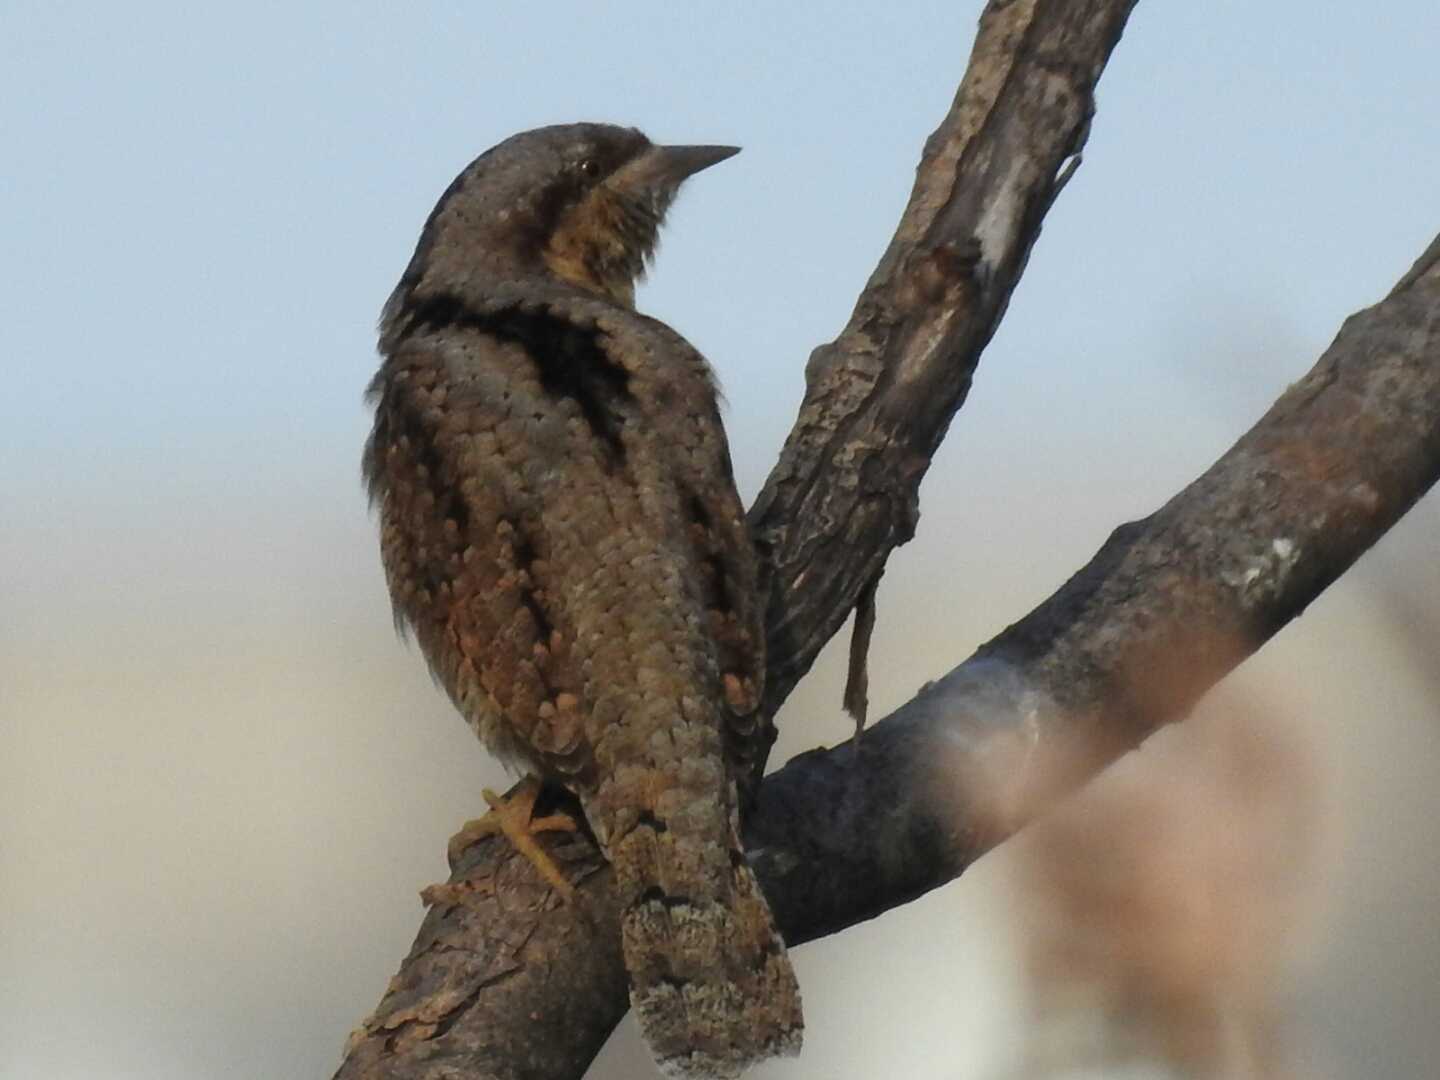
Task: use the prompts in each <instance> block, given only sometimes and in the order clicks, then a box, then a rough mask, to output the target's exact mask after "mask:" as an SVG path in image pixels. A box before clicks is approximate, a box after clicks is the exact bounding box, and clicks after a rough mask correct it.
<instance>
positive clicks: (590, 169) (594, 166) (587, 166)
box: [580, 158, 600, 180]
mask: <svg viewBox="0 0 1440 1080" xmlns="http://www.w3.org/2000/svg"><path fill="white" fill-rule="evenodd" d="M580 171H581V172H582V173H584V174H585V175H586V176H588V177H590V179H592V180H593V179H595V177H597V176H599V175H600V163H599V162H598V161H596V160H595V159H594V158H586V159H585V160H584V161H582V162H580Z"/></svg>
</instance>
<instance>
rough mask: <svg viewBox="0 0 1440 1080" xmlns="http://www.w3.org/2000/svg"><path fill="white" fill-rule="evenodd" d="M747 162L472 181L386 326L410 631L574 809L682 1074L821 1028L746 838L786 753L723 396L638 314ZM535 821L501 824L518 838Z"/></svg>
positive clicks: (372, 484) (472, 715)
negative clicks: (654, 280) (679, 204)
mask: <svg viewBox="0 0 1440 1080" xmlns="http://www.w3.org/2000/svg"><path fill="white" fill-rule="evenodd" d="M737 152H738V148H736V147H730V146H709V145H662V144H656V143H653V142H651V140H650V139H649V138H647V137H646V136H645V135H644V134H642V133H641V132H640V131H638V130H636V129H633V128H626V127H621V126H616V125H612V124H596V123H581V124H564V125H556V126H550V127H543V128H537V129H535V130H532V131H526V132H522V133H520V134H518V135H514V136H512V137H510V138H508V139H506V140H505V141H503V142H501V143H499V144H497V145H496V146H494V147H492V148H491V149H490V150H488V151H487V152H485V153H484V154H482V155H481V156H480V157H478V158H476V159H475V160H474V161H473V162H471V164H470V165H469V166H467V167H466V168H465V169H464V170H463V171H462V172H461V173H460V174H459V175H458V176H457V177H456V179H455V180H454V182H453V183H451V185H450V187H449V188H448V189H447V190H446V191H445V193H444V194H443V195H442V196H441V198H440V200H439V202H438V203H437V204H436V206H435V208H434V210H433V211H432V212H431V214H430V216H429V218H428V220H427V221H426V222H425V225H424V228H423V230H422V232H421V235H420V239H419V242H418V244H417V245H416V248H415V253H414V255H413V257H412V258H411V260H410V262H409V265H408V266H407V267H406V269H405V271H404V273H403V275H402V276H401V278H400V281H399V284H398V285H397V286H396V288H395V290H394V292H393V293H392V294H391V296H390V298H389V300H388V301H387V302H386V304H385V307H384V310H383V312H382V314H381V319H380V331H379V351H380V354H381V364H380V369H379V371H378V373H377V374H376V376H375V378H374V381H373V382H372V384H371V386H370V390H369V400H370V401H372V402H373V404H374V406H375V421H374V427H373V429H372V431H371V434H370V438H369V440H368V442H367V444H366V448H365V453H364V462H363V471H364V475H365V478H366V481H367V483H368V486H369V491H370V496H371V500H372V504H373V505H375V506H376V507H377V508H378V517H379V522H380V547H381V555H382V562H383V564H384V568H385V573H386V580H387V583H388V586H389V591H390V594H391V599H392V601H393V607H394V612H395V616H396V621H397V625H399V626H400V627H401V629H402V631H403V630H408V631H409V632H411V633H413V635H414V638H415V639H416V641H417V642H418V644H419V646H420V649H421V651H422V652H423V653H424V656H425V658H426V659H427V661H428V662H429V665H430V667H431V670H432V672H433V673H434V674H435V676H436V678H437V681H438V682H439V683H440V684H441V685H442V686H443V687H444V689H445V690H446V691H447V692H448V694H449V696H450V698H451V699H452V701H453V702H454V703H455V705H456V706H457V708H458V710H459V711H460V713H461V714H462V715H463V717H464V718H465V720H466V721H467V722H468V723H469V724H470V726H471V727H472V728H473V729H474V730H475V731H476V733H477V734H478V735H479V736H480V738H481V740H482V741H483V742H484V743H485V744H486V746H487V747H488V748H489V749H490V750H491V751H492V752H493V753H495V754H496V755H497V756H499V757H500V758H501V759H502V760H505V761H507V762H508V763H511V764H513V765H516V766H518V767H519V768H521V769H523V770H526V771H528V772H529V773H530V774H532V776H534V777H536V778H538V779H539V781H541V782H543V783H545V784H550V785H559V786H561V787H563V788H564V789H565V790H567V791H569V792H570V793H572V794H573V795H574V796H575V797H576V799H577V800H578V802H579V806H580V808H581V810H582V811H583V816H584V819H585V824H586V826H588V828H589V830H590V832H591V833H592V834H593V835H594V837H595V839H596V840H597V842H598V844H599V846H600V849H601V851H602V853H603V854H604V856H605V858H606V859H607V860H608V862H609V863H610V865H611V866H612V868H613V871H614V882H615V888H616V889H617V890H618V893H619V899H620V905H621V911H622V915H621V925H620V935H621V951H622V953H623V956H624V960H625V965H626V969H627V972H628V975H629V982H630V1001H631V1005H632V1008H633V1010H634V1012H635V1014H636V1016H637V1018H638V1020H639V1025H640V1029H641V1032H642V1034H643V1036H644V1037H645V1039H646V1041H647V1043H648V1045H649V1047H650V1050H651V1052H652V1054H653V1055H654V1057H655V1059H656V1062H657V1064H658V1065H659V1067H660V1069H661V1071H662V1072H663V1073H665V1074H666V1075H670V1076H680V1077H733V1076H738V1075H739V1074H740V1073H741V1072H742V1071H743V1070H744V1069H745V1068H747V1067H748V1066H750V1065H751V1064H753V1063H755V1062H757V1061H759V1060H763V1059H765V1058H769V1057H774V1056H779V1055H791V1054H795V1053H798V1052H799V1048H800V1043H801V1037H802V1030H803V1019H802V1014H801V1006H800V992H799V987H798V985H797V982H796V979H795V974H794V971H793V969H792V967H791V964H790V961H789V958H788V956H787V954H786V950H785V945H784V942H783V940H782V938H781V936H780V934H779V932H778V930H777V928H776V924H775V920H774V917H773V915H772V913H771V911H770V909H769V907H768V905H767V904H766V901H765V898H764V895H763V893H762V892H761V890H760V886H759V884H758V882H757V880H756V878H755V875H754V873H753V871H752V869H751V867H750V865H749V863H748V862H747V861H746V857H745V853H744V849H743V847H742V845H741V841H740V833H739V813H740V811H741V808H742V805H744V804H745V803H746V801H747V800H748V799H750V798H751V797H752V796H753V792H754V789H755V786H756V785H757V783H758V780H759V775H758V774H759V771H760V769H761V768H762V767H763V758H764V753H765V751H766V750H768V748H769V744H770V742H771V741H773V738H774V729H773V724H771V722H770V721H769V720H768V718H766V717H765V716H764V715H763V711H762V709H761V698H762V694H763V690H764V679H765V649H764V630H763V625H762V621H761V620H762V614H763V612H762V604H761V602H760V599H759V586H758V583H757V579H758V571H757V562H756V555H755V551H754V548H753V545H752V542H751V540H750V538H749V535H748V532H747V530H746V525H745V517H744V509H743V506H742V504H741V502H740V498H739V495H738V494H737V491H736V487H735V480H734V473H733V469H732V465H731V459H730V452H729V447H728V444H727V441H726V437H725V432H724V428H723V426H722V421H721V416H720V395H719V391H718V388H717V384H716V380H715V376H714V374H713V372H712V369H711V368H710V366H709V364H708V363H707V362H706V360H705V359H704V357H702V356H701V355H700V353H699V352H698V351H697V350H696V349H695V348H694V347H692V346H691V345H690V344H689V343H688V342H687V341H686V340H685V339H684V338H683V337H681V336H680V335H679V334H678V333H677V332H676V331H674V330H672V329H671V328H670V327H669V326H667V325H666V324H664V323H663V322H660V321H658V320H656V319H653V318H650V317H648V316H646V315H643V314H641V313H639V312H637V311H636V310H635V302H634V300H635V285H636V283H637V281H639V280H640V279H642V278H643V276H644V274H645V273H646V270H647V268H648V266H649V263H650V260H651V258H652V256H653V254H654V251H655V248H656V244H657V241H658V237H659V232H660V227H661V225H662V223H663V221H664V219H665V216H666V213H667V211H668V209H669V208H670V206H671V203H672V201H673V200H674V198H675V196H676V193H677V191H678V190H679V189H680V186H681V184H682V183H684V182H685V181H686V179H687V178H689V177H690V176H692V175H693V174H695V173H697V172H699V171H700V170H702V169H705V168H708V167H710V166H712V165H714V164H716V163H718V162H720V161H723V160H725V159H726V158H729V157H730V156H732V155H733V154H735V153H737ZM487 798H493V796H490V795H489V793H487ZM533 804H534V795H533V789H532V794H531V797H530V798H529V799H528V800H526V801H524V803H523V804H522V805H521V807H520V808H519V809H518V811H517V810H516V808H515V807H508V808H506V807H499V806H498V804H493V803H492V805H497V811H496V812H497V813H499V814H501V815H502V816H503V815H504V814H505V813H509V814H510V818H509V819H507V825H506V832H507V833H509V834H511V835H514V832H515V830H514V828H513V826H514V820H513V818H514V815H515V814H516V813H519V814H520V815H521V816H522V817H524V816H526V815H528V814H529V813H530V812H531V810H532V809H533ZM517 846H519V845H517ZM535 850H537V851H538V849H535ZM532 854H533V852H532ZM556 873H557V872H556V870H555V868H554V867H553V866H552V867H551V868H550V877H551V880H555V878H556ZM558 884H559V885H560V886H561V887H563V886H564V881H563V875H562V876H561V880H560V882H559V883H558Z"/></svg>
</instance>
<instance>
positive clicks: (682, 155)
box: [645, 146, 740, 184]
mask: <svg viewBox="0 0 1440 1080" xmlns="http://www.w3.org/2000/svg"><path fill="white" fill-rule="evenodd" d="M739 152H740V147H738V146H657V147H655V148H654V149H653V150H651V151H650V153H649V154H646V155H645V156H646V157H649V156H651V155H652V154H653V155H657V156H658V157H659V163H658V164H659V168H660V169H661V170H662V171H663V172H664V173H665V174H666V175H667V176H669V177H672V178H673V179H672V181H671V182H672V183H676V184H678V183H680V181H682V180H684V179H685V178H686V177H687V176H694V175H695V174H696V173H697V172H699V171H700V170H701V169H708V168H709V167H710V166H711V165H718V164H720V162H722V161H724V160H725V159H726V158H732V157H734V156H735V155H736V154H738V153H739Z"/></svg>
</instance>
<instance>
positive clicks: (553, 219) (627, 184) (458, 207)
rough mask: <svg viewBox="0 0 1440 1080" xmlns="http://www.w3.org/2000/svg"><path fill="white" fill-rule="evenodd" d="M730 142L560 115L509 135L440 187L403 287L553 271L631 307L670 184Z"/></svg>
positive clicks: (452, 287)
mask: <svg viewBox="0 0 1440 1080" xmlns="http://www.w3.org/2000/svg"><path fill="white" fill-rule="evenodd" d="M738 152H739V148H738V147H734V146H657V145H655V144H654V143H652V142H651V141H650V140H649V139H647V138H646V137H645V136H644V135H643V134H641V133H640V132H639V131H636V130H635V129H633V128H622V127H615V126H612V125H609V124H566V125H561V126H556V127H545V128H537V129H535V130H534V131H526V132H523V133H521V134H519V135H515V136H512V137H511V138H509V139H506V140H505V141H504V142H502V143H500V144H499V145H498V146H495V147H494V148H493V149H491V150H489V151H487V152H486V153H485V154H483V155H481V156H480V157H479V158H477V159H476V160H475V161H474V162H472V163H471V164H470V166H469V167H468V168H466V169H465V171H464V172H462V173H461V174H460V175H459V176H458V177H457V178H456V179H455V182H454V183H453V184H451V185H450V189H449V190H448V191H447V192H446V193H445V194H444V195H443V196H442V197H441V199H440V202H439V203H438V204H437V205H436V207H435V209H434V211H433V212H432V213H431V215H430V219H429V221H427V222H426V224H425V231H424V233H423V234H422V236H421V239H420V245H419V247H418V248H417V249H416V252H415V258H414V259H413V260H412V261H411V264H410V268H409V269H408V270H407V271H406V275H405V279H403V280H402V281H401V289H400V290H397V293H398V292H400V291H401V290H404V291H406V292H411V291H419V292H427V291H432V290H433V291H437V292H438V291H456V290H457V289H460V290H463V288H464V285H465V283H466V282H468V281H471V280H473V279H474V278H475V277H477V276H480V277H482V278H493V277H494V276H496V275H504V276H512V275H513V276H517V277H527V276H534V275H541V276H553V277H555V278H559V279H561V280H563V281H566V282H569V283H571V284H573V285H577V286H579V287H581V288H584V289H587V290H590V291H592V292H595V293H599V294H602V295H605V296H608V297H610V298H611V299H613V300H615V301H616V302H617V303H621V304H625V305H627V306H633V303H634V295H635V283H636V281H637V280H639V278H640V277H642V276H643V274H644V272H645V265H646V261H647V260H648V259H649V257H650V255H651V254H652V252H653V251H654V250H655V244H656V241H657V240H658V238H659V232H660V225H661V223H662V222H663V220H664V218H665V211H666V210H667V209H668V208H669V206H670V203H671V201H672V200H673V199H674V198H675V193H676V192H677V191H678V190H679V189H680V185H681V184H682V183H684V181H685V180H686V179H687V178H688V177H690V176H692V175H694V174H695V173H697V172H699V171H700V170H701V169H704V168H707V167H708V166H710V165H714V164H715V163H717V162H720V161H724V160H725V159H726V158H728V157H730V156H732V155H733V154H736V153H738Z"/></svg>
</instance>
